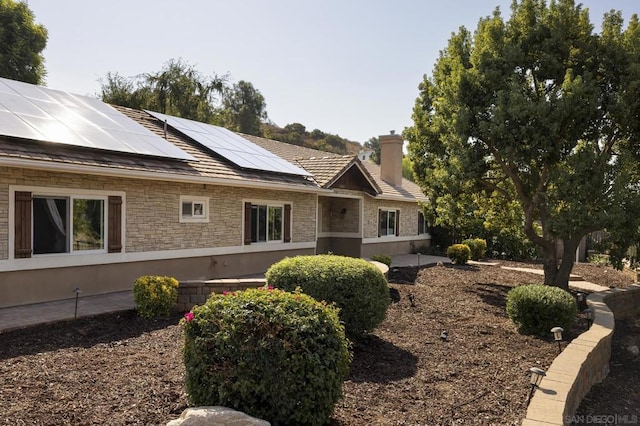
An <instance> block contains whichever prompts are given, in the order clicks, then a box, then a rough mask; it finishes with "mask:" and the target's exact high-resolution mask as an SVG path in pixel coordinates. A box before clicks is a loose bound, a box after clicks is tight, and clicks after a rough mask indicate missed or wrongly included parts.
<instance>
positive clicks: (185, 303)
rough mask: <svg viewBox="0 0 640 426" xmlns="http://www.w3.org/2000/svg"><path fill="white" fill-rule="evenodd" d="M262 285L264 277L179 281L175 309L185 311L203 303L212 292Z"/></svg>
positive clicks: (240, 289)
mask: <svg viewBox="0 0 640 426" xmlns="http://www.w3.org/2000/svg"><path fill="white" fill-rule="evenodd" d="M264 285H265V279H264V278H247V279H220V280H207V281H199V280H196V281H181V282H180V285H179V286H178V304H177V305H176V308H175V309H176V310H177V311H178V312H186V311H189V310H191V308H193V307H194V306H195V305H203V304H204V302H206V301H207V299H208V298H209V296H211V294H212V293H217V294H220V293H222V292H225V291H242V290H246V289H249V288H258V287H263V286H264Z"/></svg>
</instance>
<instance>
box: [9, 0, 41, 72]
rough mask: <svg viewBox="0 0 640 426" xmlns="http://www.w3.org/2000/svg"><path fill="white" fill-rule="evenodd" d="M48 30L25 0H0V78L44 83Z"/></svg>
mask: <svg viewBox="0 0 640 426" xmlns="http://www.w3.org/2000/svg"><path fill="white" fill-rule="evenodd" d="M46 45H47V30H46V29H45V28H44V27H43V26H42V25H39V24H36V23H35V21H34V17H33V12H31V10H30V9H29V6H27V4H26V3H25V2H21V1H20V2H18V1H14V0H0V77H5V78H10V79H12V80H19V81H24V82H27V83H32V84H42V83H44V76H45V74H46V72H45V68H44V58H43V56H42V51H43V50H44V48H45V47H46Z"/></svg>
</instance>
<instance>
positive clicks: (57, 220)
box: [45, 198, 67, 237]
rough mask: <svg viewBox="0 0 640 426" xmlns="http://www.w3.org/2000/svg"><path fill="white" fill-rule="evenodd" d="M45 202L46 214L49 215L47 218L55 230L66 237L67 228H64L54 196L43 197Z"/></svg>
mask: <svg viewBox="0 0 640 426" xmlns="http://www.w3.org/2000/svg"><path fill="white" fill-rule="evenodd" d="M45 202H46V205H47V214H48V215H49V218H50V219H51V221H52V222H53V224H54V225H55V227H56V230H57V231H58V232H59V233H60V234H61V235H64V236H65V237H66V236H67V230H66V229H65V226H64V221H63V220H62V216H60V211H59V210H58V206H57V205H56V200H55V199H54V198H45Z"/></svg>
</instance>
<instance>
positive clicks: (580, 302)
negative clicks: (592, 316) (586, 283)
mask: <svg viewBox="0 0 640 426" xmlns="http://www.w3.org/2000/svg"><path fill="white" fill-rule="evenodd" d="M576 299H577V300H578V308H580V309H585V308H586V307H587V304H586V302H585V294H584V293H582V292H580V291H579V292H577V293H576Z"/></svg>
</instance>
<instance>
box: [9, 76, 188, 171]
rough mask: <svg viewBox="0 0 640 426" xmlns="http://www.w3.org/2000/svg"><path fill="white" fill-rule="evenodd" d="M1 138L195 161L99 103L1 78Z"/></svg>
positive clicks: (91, 99)
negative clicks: (8, 137) (7, 137)
mask: <svg viewBox="0 0 640 426" xmlns="http://www.w3.org/2000/svg"><path fill="white" fill-rule="evenodd" d="M0 135H4V136H11V137H15V138H21V139H30V140H38V141H43V142H54V143H59V144H65V145H74V146H80V147H83V148H92V149H100V150H106V151H116V152H124V153H128V154H139V155H148V156H153V157H162V158H171V159H175V160H192V161H195V158H193V157H192V156H191V155H189V154H188V153H186V152H184V151H182V150H181V149H180V148H178V147H177V146H175V145H173V144H172V143H170V142H168V141H166V140H165V139H163V138H162V137H160V136H158V135H156V134H155V133H153V132H151V131H150V130H148V129H147V128H145V127H144V126H142V125H141V124H139V123H137V122H136V121H134V120H132V119H130V118H129V117H127V116H125V115H124V114H122V113H121V112H120V111H118V110H116V109H114V108H113V107H111V106H110V105H107V104H105V103H104V102H102V101H100V100H99V99H94V98H90V97H87V96H80V95H74V94H71V93H67V92H62V91H59V90H53V89H49V88H46V87H40V86H34V85H32V84H27V83H22V82H19V81H13V80H8V79H5V78H0Z"/></svg>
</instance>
